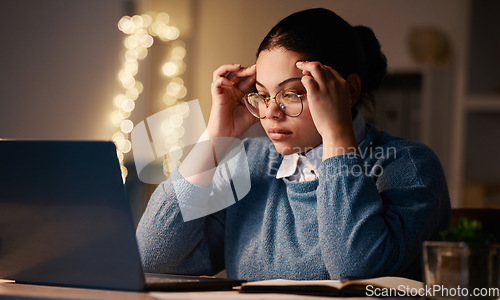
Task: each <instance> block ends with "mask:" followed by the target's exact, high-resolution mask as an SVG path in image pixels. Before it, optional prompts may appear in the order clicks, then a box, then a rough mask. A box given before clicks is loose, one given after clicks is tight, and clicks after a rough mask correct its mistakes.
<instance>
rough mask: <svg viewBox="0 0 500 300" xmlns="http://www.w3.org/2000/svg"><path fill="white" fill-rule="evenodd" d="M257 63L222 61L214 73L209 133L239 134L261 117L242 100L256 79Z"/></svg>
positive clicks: (225, 135)
mask: <svg viewBox="0 0 500 300" xmlns="http://www.w3.org/2000/svg"><path fill="white" fill-rule="evenodd" d="M255 74H256V73H255V65H253V66H251V67H248V68H243V67H241V65H239V64H228V65H222V66H220V67H219V68H218V69H217V70H215V71H214V73H213V81H212V86H211V93H212V110H211V112H210V119H209V121H208V128H207V129H208V134H209V135H210V137H212V138H213V137H238V136H240V135H241V134H242V133H243V132H245V131H246V130H247V129H248V128H249V127H250V126H251V125H252V124H254V123H256V122H257V121H258V119H257V118H255V117H254V116H253V115H252V114H250V112H249V111H248V110H247V108H246V106H245V104H243V103H242V102H241V101H240V100H241V98H242V97H243V94H244V92H245V91H247V90H248V89H249V88H250V87H251V86H252V85H253V84H254V83H255Z"/></svg>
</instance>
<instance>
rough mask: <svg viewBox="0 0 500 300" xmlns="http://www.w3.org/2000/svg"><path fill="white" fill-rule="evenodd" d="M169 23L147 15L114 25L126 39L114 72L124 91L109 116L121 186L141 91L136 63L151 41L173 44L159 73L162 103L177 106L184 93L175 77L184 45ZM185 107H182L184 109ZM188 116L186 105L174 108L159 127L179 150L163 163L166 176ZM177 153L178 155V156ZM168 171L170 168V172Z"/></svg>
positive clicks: (183, 67) (182, 66) (159, 16)
mask: <svg viewBox="0 0 500 300" xmlns="http://www.w3.org/2000/svg"><path fill="white" fill-rule="evenodd" d="M170 21H171V19H170V16H169V15H168V14H167V13H164V12H160V13H148V14H142V15H134V16H131V17H130V16H124V17H122V18H121V19H120V21H119V22H118V29H119V30H120V31H122V32H123V33H124V34H126V35H127V37H126V38H125V39H124V41H123V45H124V47H125V51H124V61H123V65H122V69H121V70H120V71H119V72H118V75H117V76H118V80H119V81H120V83H121V85H122V87H123V88H124V89H125V91H124V92H123V93H121V94H119V95H116V96H115V97H114V99H113V104H114V107H115V110H114V111H113V112H111V114H110V120H111V122H112V124H113V125H114V126H116V127H117V130H118V131H116V132H115V133H114V134H113V135H112V137H111V140H113V142H114V143H115V144H116V147H117V152H116V153H117V156H118V160H119V161H120V166H121V170H122V178H123V182H125V180H126V177H127V174H128V170H127V168H125V166H124V153H128V152H129V151H130V150H131V149H132V144H131V142H130V141H129V133H130V132H132V130H133V129H134V124H133V122H132V121H131V120H129V119H128V118H129V117H130V115H131V113H132V112H133V111H134V109H135V107H136V101H137V100H138V99H139V97H140V94H141V93H142V92H143V90H144V86H143V84H142V83H141V82H139V81H137V80H136V78H135V76H136V75H137V74H138V73H139V60H143V59H145V58H146V57H147V56H148V48H150V47H152V46H153V44H154V42H155V39H154V37H158V38H159V39H160V40H161V41H169V42H170V41H175V42H174V44H173V45H172V48H171V51H170V56H169V58H167V61H165V62H164V63H163V65H162V72H163V74H165V75H166V76H167V77H168V78H169V81H168V82H167V83H166V89H165V94H164V95H163V97H162V100H163V102H164V103H165V104H166V105H167V107H168V106H172V105H175V104H179V103H182V102H179V100H180V99H182V98H184V97H185V96H186V95H187V89H186V87H185V86H184V82H183V80H182V79H181V78H180V77H179V75H180V74H183V73H184V72H185V70H186V64H185V63H184V61H183V59H184V57H185V56H186V48H185V44H184V43H183V42H182V41H180V40H178V38H179V35H180V31H179V29H178V28H177V27H175V26H174V25H173V24H171V23H170ZM184 104H185V105H184ZM188 114H189V106H188V105H187V103H183V105H180V106H176V109H175V114H174V115H172V116H171V118H170V119H168V120H166V122H165V123H164V124H162V130H163V131H164V132H166V136H168V137H169V138H168V139H167V141H168V147H167V148H171V147H177V148H172V149H179V150H175V151H174V152H175V153H174V152H172V153H171V154H172V155H166V157H169V158H168V160H169V163H168V164H167V163H166V162H164V170H165V174H167V176H168V175H169V174H170V172H169V166H170V167H175V165H176V164H178V163H179V162H178V159H179V158H180V157H181V156H182V149H181V148H182V147H184V143H183V142H182V140H179V138H180V137H182V136H183V135H184V128H183V127H182V123H183V121H184V118H185V117H186V116H187V115H188ZM179 153H180V154H179ZM170 169H172V168H170Z"/></svg>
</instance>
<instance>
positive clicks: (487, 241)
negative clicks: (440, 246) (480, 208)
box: [441, 217, 495, 248]
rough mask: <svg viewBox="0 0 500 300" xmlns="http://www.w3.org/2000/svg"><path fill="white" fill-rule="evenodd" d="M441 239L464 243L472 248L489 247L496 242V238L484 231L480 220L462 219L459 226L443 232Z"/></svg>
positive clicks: (453, 226) (452, 226) (451, 226)
mask: <svg viewBox="0 0 500 300" xmlns="http://www.w3.org/2000/svg"><path fill="white" fill-rule="evenodd" d="M441 238H442V239H443V240H444V241H447V242H464V243H466V244H467V245H468V246H469V247H470V248H482V247H488V246H489V245H491V244H493V243H494V242H495V237H494V236H493V235H492V234H489V233H487V232H485V231H484V230H483V224H482V223H481V222H480V221H478V220H468V219H467V218H465V217H461V218H460V219H459V220H458V223H457V225H450V228H449V229H448V231H443V232H441Z"/></svg>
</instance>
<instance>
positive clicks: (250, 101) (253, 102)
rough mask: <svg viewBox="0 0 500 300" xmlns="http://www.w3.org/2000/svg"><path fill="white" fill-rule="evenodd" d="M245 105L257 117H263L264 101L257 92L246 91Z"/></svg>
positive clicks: (264, 110)
mask: <svg viewBox="0 0 500 300" xmlns="http://www.w3.org/2000/svg"><path fill="white" fill-rule="evenodd" d="M245 105H246V106H247V108H248V110H249V111H250V112H251V113H252V115H254V116H255V117H257V118H263V117H264V116H265V113H266V103H265V101H264V99H263V98H262V97H261V96H260V95H259V94H257V93H248V94H246V95H245Z"/></svg>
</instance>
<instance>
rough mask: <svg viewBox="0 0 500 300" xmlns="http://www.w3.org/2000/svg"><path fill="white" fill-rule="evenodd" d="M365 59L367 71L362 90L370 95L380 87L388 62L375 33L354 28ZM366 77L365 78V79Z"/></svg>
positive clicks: (366, 29)
mask: <svg viewBox="0 0 500 300" xmlns="http://www.w3.org/2000/svg"><path fill="white" fill-rule="evenodd" d="M354 30H355V31H356V33H357V35H358V38H359V40H360V42H361V46H362V48H363V52H364V58H365V63H364V65H365V70H364V72H363V73H364V74H363V75H362V78H361V82H362V85H363V86H362V89H363V90H364V91H365V92H367V93H370V92H372V91H374V90H376V89H378V88H379V87H380V84H381V83H382V81H383V80H384V77H385V75H386V73H387V60H386V58H385V55H384V54H383V53H382V51H381V49H380V43H379V41H378V40H377V37H375V34H374V33H373V31H372V30H371V29H370V28H368V27H366V26H361V25H359V26H354ZM363 77H364V78H363Z"/></svg>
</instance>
